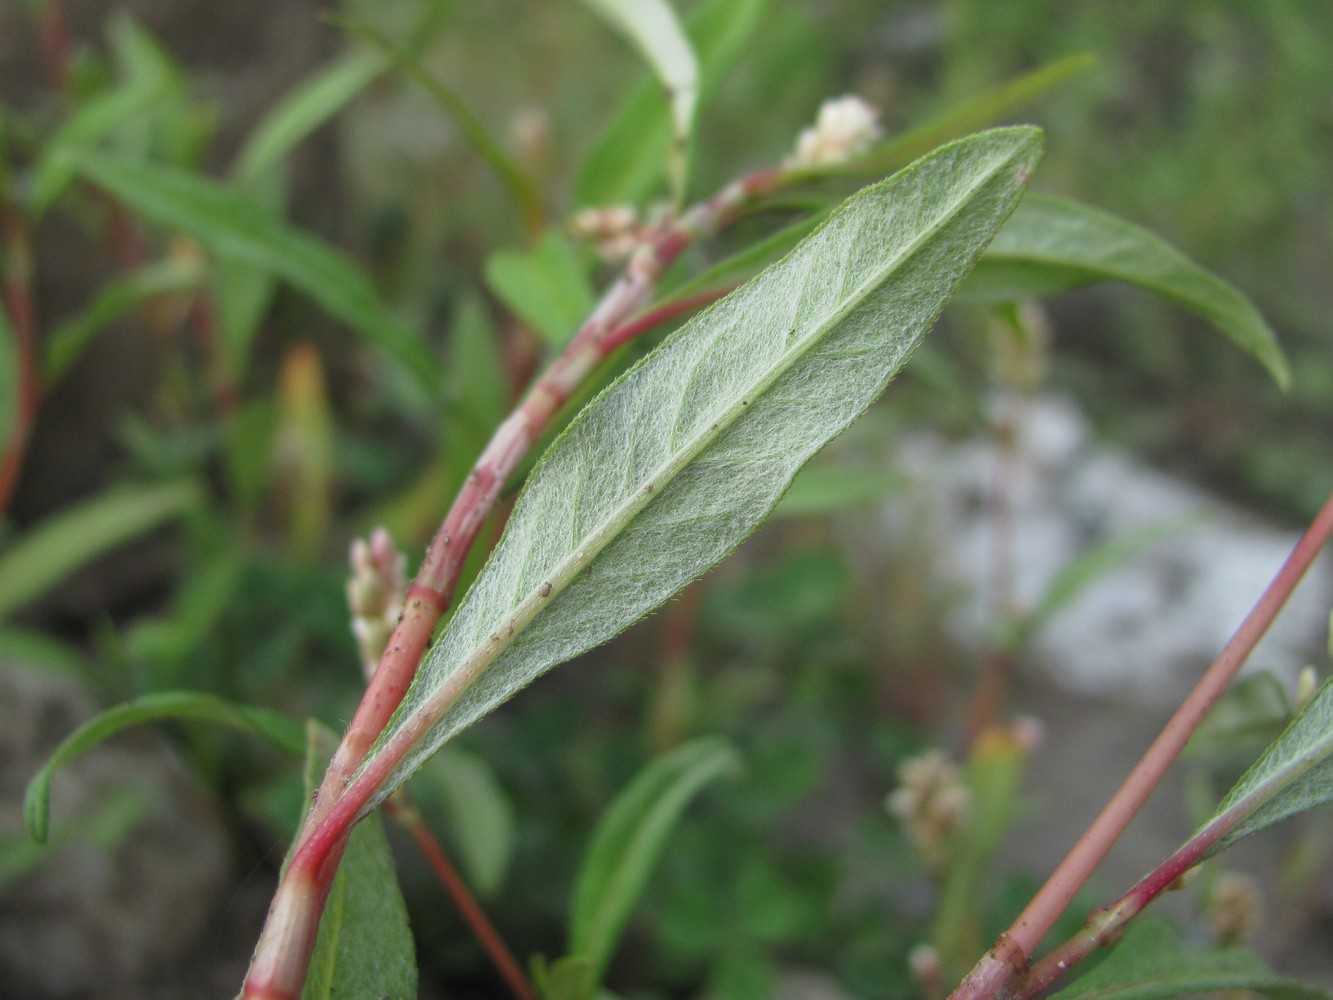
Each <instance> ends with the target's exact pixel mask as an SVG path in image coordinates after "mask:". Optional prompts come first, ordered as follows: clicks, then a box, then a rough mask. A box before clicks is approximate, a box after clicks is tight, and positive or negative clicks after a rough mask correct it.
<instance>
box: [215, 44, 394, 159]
mask: <svg viewBox="0 0 1333 1000" xmlns="http://www.w3.org/2000/svg"><path fill="white" fill-rule="evenodd" d="M387 66H388V63H387V61H386V60H385V59H384V57H383V56H381V55H380V54H379V53H378V52H354V53H352V54H350V55H345V56H343V57H341V58H340V59H337V60H335V61H334V62H332V63H330V64H329V65H327V66H324V67H321V68H320V69H319V70H318V71H317V72H316V73H314V74H313V75H312V76H311V77H310V78H309V79H306V80H303V81H302V82H301V83H300V84H299V85H298V86H297V87H296V88H295V89H294V90H292V91H291V92H290V93H288V94H286V95H285V96H284V97H283V98H282V99H281V100H280V101H279V102H278V103H277V104H275V105H274V106H273V108H272V110H270V111H269V112H268V114H266V115H265V116H264V119H263V120H262V121H261V122H260V123H259V125H258V126H257V127H256V128H255V130H254V131H253V132H251V133H250V135H249V137H248V138H247V139H246V140H245V145H244V146H242V147H241V151H240V153H239V154H238V155H237V157H236V166H235V168H234V170H233V173H234V175H235V177H236V179H237V180H238V181H241V182H242V183H246V182H249V181H252V180H254V178H255V177H257V176H258V175H259V174H261V173H262V172H263V171H265V170H267V169H268V168H269V167H271V166H273V165H274V164H276V163H279V162H280V161H281V160H282V159H283V157H285V156H286V155H287V154H288V153H289V152H290V151H291V150H292V148H293V147H295V146H296V145H297V144H298V143H300V142H301V140H303V139H304V138H306V136H308V135H310V133H312V132H314V131H315V130H316V129H317V128H319V127H320V126H321V125H323V124H324V123H325V122H327V121H328V120H329V119H330V118H332V117H333V116H334V115H336V114H337V113H338V112H339V111H341V110H342V109H343V108H344V107H346V106H347V105H348V103H350V102H351V100H352V99H353V98H354V97H356V95H357V94H359V93H361V91H363V90H364V89H365V88H366V86H367V85H368V84H369V83H370V82H371V81H372V80H374V79H375V77H377V76H379V75H380V74H381V73H383V72H384V70H385V68H386V67H387Z"/></svg>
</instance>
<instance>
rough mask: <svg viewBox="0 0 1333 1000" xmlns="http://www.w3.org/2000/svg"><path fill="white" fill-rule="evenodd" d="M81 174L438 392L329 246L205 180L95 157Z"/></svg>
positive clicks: (426, 365)
mask: <svg viewBox="0 0 1333 1000" xmlns="http://www.w3.org/2000/svg"><path fill="white" fill-rule="evenodd" d="M84 171H85V173H87V175H88V176H89V178H90V179H91V180H93V181H94V182H95V183H97V184H98V185H100V186H101V187H104V188H106V189H107V190H108V191H110V192H111V193H112V194H113V195H115V196H116V197H117V198H118V199H120V200H121V201H122V202H124V203H125V204H126V205H129V206H130V207H131V208H133V209H134V210H135V211H137V212H139V213H141V214H142V215H144V216H146V217H147V218H149V219H151V220H152V221H154V222H156V223H158V224H159V225H162V226H167V227H170V228H174V229H178V230H180V231H181V232H183V233H185V234H187V235H189V236H192V237H193V238H194V239H196V240H198V241H199V242H200V243H201V244H203V245H204V246H205V247H207V248H208V249H209V250H211V251H212V252H213V253H215V254H217V255H218V256H219V257H223V258H228V259H233V260H240V261H244V262H245V263H248V264H251V265H253V266H255V267H257V268H260V269H262V270H264V271H267V272H269V273H271V274H275V275H277V276H278V277H281V278H284V279H286V280H287V281H289V282H291V283H292V284H293V285H295V286H296V287H297V288H299V289H300V290H301V291H303V292H305V293H306V294H307V295H309V296H310V297H311V298H312V299H314V300H315V301H316V302H318V303H319V304H320V305H321V306H323V307H324V308H325V309H327V310H328V311H329V312H330V313H331V314H332V315H334V316H336V317H337V318H338V319H340V320H342V321H343V322H344V323H346V324H347V325H348V326H350V327H352V328H353V329H355V330H356V331H357V332H358V333H360V334H361V336H362V337H364V338H365V339H366V340H367V341H369V342H370V343H372V344H377V345H379V346H380V347H382V348H384V349H385V350H386V351H388V352H389V354H390V355H392V356H393V357H394V358H395V359H396V360H397V361H398V362H399V363H401V364H402V365H403V367H404V368H405V369H406V370H407V371H408V372H409V373H410V374H411V375H413V376H414V377H415V378H416V379H417V380H418V382H419V383H420V385H421V387H422V389H424V390H425V391H426V392H428V393H433V392H434V391H435V390H436V389H437V383H438V378H439V373H438V370H437V369H438V366H437V364H436V361H435V359H434V357H432V355H431V352H430V351H429V350H428V349H427V347H426V345H425V344H424V343H423V342H422V341H421V340H420V338H418V337H417V336H416V334H415V333H414V332H413V331H412V330H411V329H410V328H408V327H407V326H405V325H404V324H403V323H402V321H401V320H399V319H398V317H396V316H395V315H394V314H393V313H392V312H391V311H390V310H389V308H388V306H386V305H385V304H384V302H383V300H381V299H380V297H379V295H378V294H377V293H376V291H375V288H374V286H373V285H372V284H371V282H370V279H369V278H368V277H367V276H366V274H365V272H363V271H361V270H360V269H359V268H357V267H356V265H355V264H353V263H352V262H351V261H349V260H348V259H347V258H346V257H344V256H343V255H342V254H340V253H338V252H337V251H336V250H334V249H333V248H332V247H330V246H329V245H328V244H326V243H324V242H322V241H320V240H318V239H316V238H315V237H314V236H312V235H310V234H309V233H303V232H301V231H300V230H298V229H294V228H292V227H291V226H288V225H286V224H285V223H282V222H280V221H278V220H277V219H275V218H274V217H273V216H272V215H270V214H269V213H268V212H267V211H265V210H264V208H263V207H261V206H260V205H259V204H258V203H256V202H255V201H254V200H252V199H251V198H248V197H246V196H245V195H242V194H240V193H238V192H235V191H231V190H229V189H227V188H226V187H223V186H222V185H220V184H218V183H216V182H215V181H210V180H207V179H205V178H203V177H196V176H194V175H191V174H186V173H183V172H181V171H178V170H173V169H170V168H168V167H161V166H153V165H149V164H145V163H133V162H130V161H127V160H122V159H116V158H111V157H101V156H97V157H90V158H89V160H88V162H87V163H86V164H85V166H84Z"/></svg>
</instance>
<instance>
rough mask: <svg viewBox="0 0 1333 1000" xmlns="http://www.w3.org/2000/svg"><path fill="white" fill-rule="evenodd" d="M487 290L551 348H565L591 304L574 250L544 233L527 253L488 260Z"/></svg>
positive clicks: (589, 286)
mask: <svg viewBox="0 0 1333 1000" xmlns="http://www.w3.org/2000/svg"><path fill="white" fill-rule="evenodd" d="M486 284H487V285H489V286H490V288H491V291H493V292H495V294H496V295H498V296H499V297H500V299H501V300H502V301H503V302H504V304H505V305H506V306H508V307H509V308H510V309H512V310H513V311H514V313H515V314H516V315H517V316H518V317H519V318H520V319H522V320H523V322H525V323H527V324H528V325H529V326H530V327H532V328H533V329H534V330H536V331H537V332H538V333H539V334H541V336H542V339H543V340H545V341H546V342H547V343H548V344H550V345H551V346H553V347H563V346H564V345H565V344H567V343H569V340H570V338H571V337H573V336H574V334H575V332H576V331H577V330H578V328H579V326H580V325H581V324H582V323H583V321H584V320H585V319H587V318H588V314H589V313H590V312H592V308H593V305H594V302H595V299H594V297H593V290H592V284H591V283H590V282H589V281H588V275H587V272H586V270H585V269H584V267H583V263H582V261H581V260H580V259H579V252H578V248H577V247H575V246H574V244H572V243H571V242H570V241H569V240H567V239H565V237H563V236H561V235H560V234H558V233H547V234H546V235H545V236H543V237H542V238H541V241H540V242H539V243H538V244H537V246H536V247H535V248H534V249H533V250H532V251H531V252H528V253H520V252H518V251H516V250H501V251H499V252H498V253H495V254H492V255H491V257H490V259H489V260H487V261H486Z"/></svg>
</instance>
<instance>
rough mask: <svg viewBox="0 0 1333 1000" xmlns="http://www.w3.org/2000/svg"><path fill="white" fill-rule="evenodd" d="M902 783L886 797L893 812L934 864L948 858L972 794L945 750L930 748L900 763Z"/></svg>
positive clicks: (928, 859)
mask: <svg viewBox="0 0 1333 1000" xmlns="http://www.w3.org/2000/svg"><path fill="white" fill-rule="evenodd" d="M898 781H899V786H898V788H896V789H895V790H894V791H893V792H891V793H889V797H888V798H887V799H886V800H885V803H884V805H885V808H887V809H888V811H889V813H890V815H892V816H893V817H894V818H895V819H897V820H898V821H899V822H900V823H902V825H903V829H904V830H905V831H906V832H907V836H908V837H909V838H910V839H911V841H912V843H913V844H915V845H916V847H917V849H918V850H919V851H921V854H922V856H923V857H924V858H925V859H926V861H927V863H928V864H930V865H931V866H932V867H936V868H938V867H940V866H942V865H943V864H944V863H945V862H946V861H947V860H948V853H949V849H950V847H951V846H952V840H953V835H954V834H955V833H956V832H957V831H958V829H959V828H960V827H961V826H962V824H963V822H964V821H965V820H966V819H967V814H968V810H969V808H970V806H971V802H972V795H971V792H970V791H969V790H968V787H967V786H966V785H965V784H963V780H962V777H961V776H960V775H959V773H958V768H957V766H956V765H955V764H954V763H953V762H952V761H951V760H949V758H948V757H947V756H946V755H945V753H944V751H943V750H928V751H926V752H925V753H923V754H921V755H919V756H917V757H910V758H908V759H907V760H905V761H903V762H902V763H901V764H900V765H899V766H898Z"/></svg>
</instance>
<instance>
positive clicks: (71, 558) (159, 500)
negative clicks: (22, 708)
mask: <svg viewBox="0 0 1333 1000" xmlns="http://www.w3.org/2000/svg"><path fill="white" fill-rule="evenodd" d="M200 499H201V496H200V492H199V487H198V486H197V485H195V484H194V483H192V482H181V483H171V484H168V485H164V486H148V487H135V486H125V487H119V488H115V489H111V490H108V491H107V492H105V493H102V494H100V495H99V496H96V497H93V498H92V499H90V500H84V501H82V502H80V503H77V504H74V505H72V506H70V507H68V508H66V509H64V510H61V511H60V512H58V513H56V514H53V515H52V516H51V517H49V518H47V519H46V520H45V521H42V522H41V523H40V524H38V525H37V526H35V527H34V528H32V529H31V530H30V531H28V532H27V533H26V534H25V535H24V536H23V537H22V539H20V540H19V541H18V542H16V543H15V544H13V545H11V546H10V547H9V548H8V549H6V550H5V552H4V554H3V555H0V616H3V615H6V614H8V613H9V612H11V611H13V610H14V609H15V608H18V607H20V606H22V605H23V604H26V603H27V602H28V601H30V600H32V599H33V598H35V597H39V596H40V595H41V594H43V593H44V592H45V591H46V590H47V589H48V588H49V587H53V586H55V585H56V584H57V583H59V582H60V581H61V580H63V579H64V578H65V577H66V576H68V575H69V574H70V573H73V572H74V571H75V570H76V569H78V568H79V567H80V566H82V565H84V564H85V563H87V562H89V561H91V560H92V559H95V558H96V557H97V556H100V555H102V554H103V553H104V552H107V551H108V550H110V549H113V548H115V547H116V546H117V545H121V544H123V543H124V542H127V541H129V540H130V539H131V538H134V537H136V536H138V535H141V534H143V533H144V532H146V531H150V530H152V529H153V528H155V527H157V526H158V525H160V524H162V523H163V522H164V521H167V520H169V519H170V518H173V517H177V516H179V515H181V514H183V513H185V512H186V511H187V510H189V509H190V508H192V507H194V506H196V505H197V504H198V503H199V502H200Z"/></svg>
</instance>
